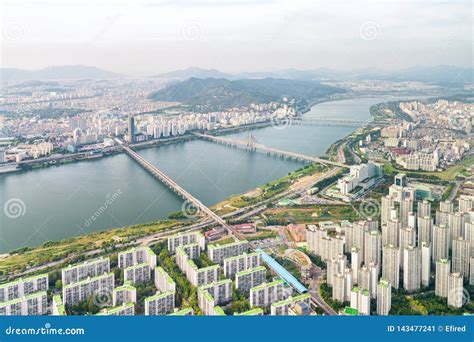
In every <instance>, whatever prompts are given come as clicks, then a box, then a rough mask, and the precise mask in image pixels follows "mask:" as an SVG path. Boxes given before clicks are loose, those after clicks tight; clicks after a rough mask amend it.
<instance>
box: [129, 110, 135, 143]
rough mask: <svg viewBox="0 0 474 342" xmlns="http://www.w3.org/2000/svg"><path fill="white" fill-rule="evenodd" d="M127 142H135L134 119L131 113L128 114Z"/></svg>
mask: <svg viewBox="0 0 474 342" xmlns="http://www.w3.org/2000/svg"><path fill="white" fill-rule="evenodd" d="M128 142H129V143H131V144H133V143H134V142H135V119H134V117H133V114H129V115H128Z"/></svg>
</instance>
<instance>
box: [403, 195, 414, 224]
mask: <svg viewBox="0 0 474 342" xmlns="http://www.w3.org/2000/svg"><path fill="white" fill-rule="evenodd" d="M412 211H413V201H412V200H411V199H410V198H404V199H403V201H401V202H400V222H401V224H402V227H408V216H409V214H410V213H411V212H412Z"/></svg>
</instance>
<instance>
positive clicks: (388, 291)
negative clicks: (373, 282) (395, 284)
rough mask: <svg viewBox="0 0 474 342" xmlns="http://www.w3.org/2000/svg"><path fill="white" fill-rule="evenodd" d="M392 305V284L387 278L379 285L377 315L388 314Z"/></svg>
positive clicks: (381, 280)
mask: <svg viewBox="0 0 474 342" xmlns="http://www.w3.org/2000/svg"><path fill="white" fill-rule="evenodd" d="M391 307H392V286H391V285H390V282H389V281H387V280H385V279H383V278H382V279H380V282H379V284H378V285H377V315H380V316H386V315H388V313H389V312H390V309H391Z"/></svg>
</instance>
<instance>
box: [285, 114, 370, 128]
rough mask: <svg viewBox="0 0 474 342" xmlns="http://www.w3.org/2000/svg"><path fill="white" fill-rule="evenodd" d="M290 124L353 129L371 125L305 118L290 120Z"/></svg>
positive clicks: (349, 121) (365, 122)
mask: <svg viewBox="0 0 474 342" xmlns="http://www.w3.org/2000/svg"><path fill="white" fill-rule="evenodd" d="M291 124H295V125H309V126H329V127H354V128H358V127H362V126H368V125H371V123H370V122H368V121H363V120H343V119H326V118H305V117H296V118H292V119H291Z"/></svg>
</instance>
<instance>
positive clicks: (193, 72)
mask: <svg viewBox="0 0 474 342" xmlns="http://www.w3.org/2000/svg"><path fill="white" fill-rule="evenodd" d="M192 77H195V78H227V79H232V78H234V76H233V75H231V74H226V73H224V72H221V71H219V70H216V69H202V68H197V67H190V68H187V69H183V70H174V71H170V72H167V73H164V74H158V75H155V76H152V78H162V79H168V80H180V81H184V80H187V79H189V78H192Z"/></svg>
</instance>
